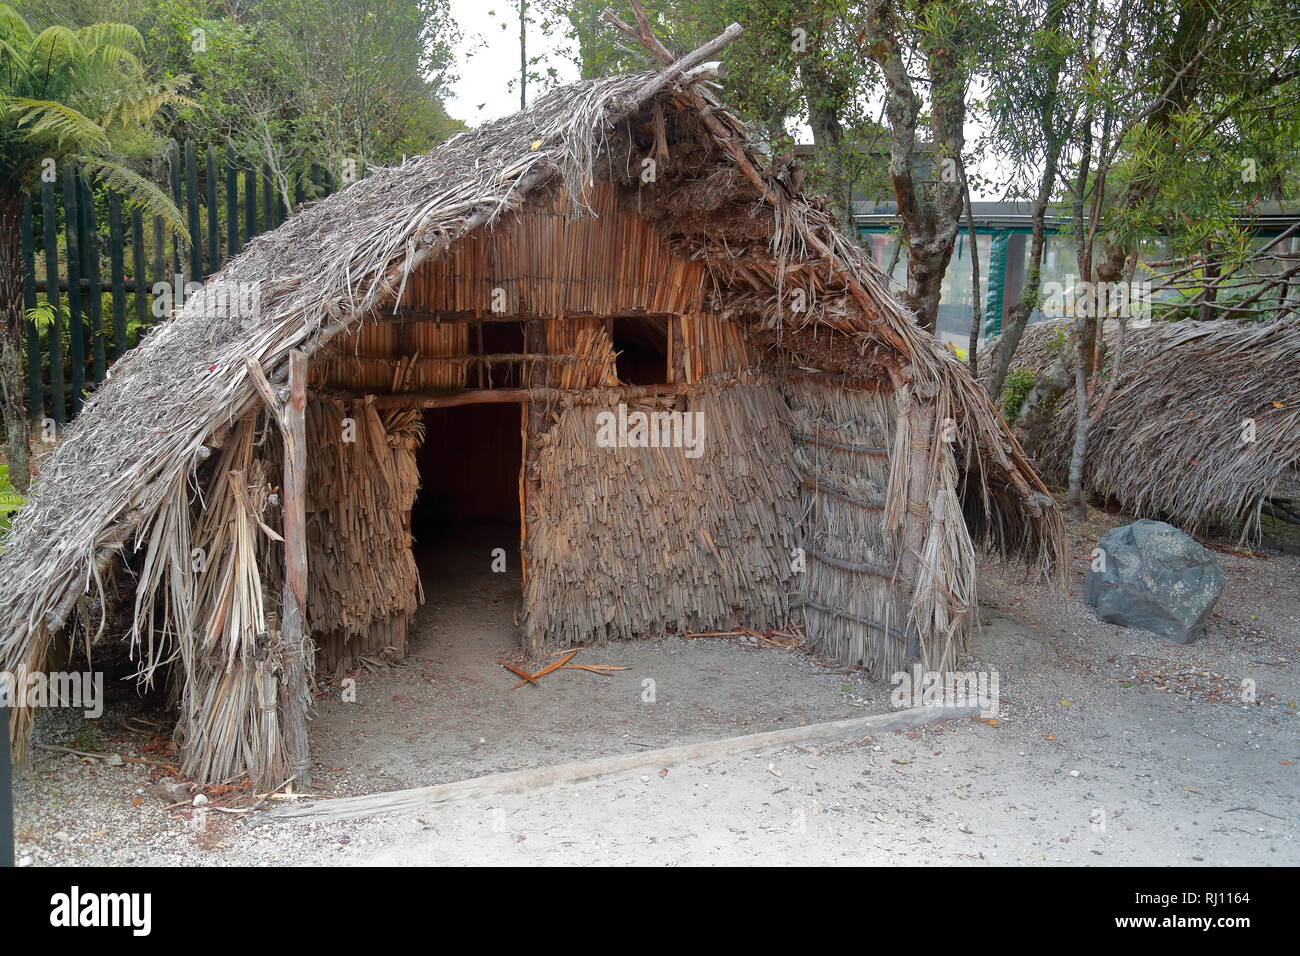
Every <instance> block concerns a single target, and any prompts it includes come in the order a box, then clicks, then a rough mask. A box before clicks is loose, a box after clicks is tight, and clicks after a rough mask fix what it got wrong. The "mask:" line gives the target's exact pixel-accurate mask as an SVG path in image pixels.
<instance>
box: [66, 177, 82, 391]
mask: <svg viewBox="0 0 1300 956" xmlns="http://www.w3.org/2000/svg"><path fill="white" fill-rule="evenodd" d="M79 218H80V217H79V216H78V215H77V171H76V170H75V169H74V168H73V166H72V164H71V163H68V162H65V163H64V164H63V237H64V241H65V242H66V243H67V246H68V254H67V264H68V365H69V366H70V367H69V369H68V371H69V378H70V383H69V384H70V385H71V386H72V395H71V396H70V398H71V401H70V402H69V405H70V409H69V410H70V412H71V414H72V415H74V416H75V415H76V414H77V412H79V411H81V393H82V392H83V391H85V388H86V342H85V335H86V329H85V326H84V325H82V324H81V252H80V242H79V241H78V239H79V236H78V232H79V230H78V220H79Z"/></svg>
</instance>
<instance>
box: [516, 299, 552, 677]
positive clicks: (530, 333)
mask: <svg viewBox="0 0 1300 956" xmlns="http://www.w3.org/2000/svg"><path fill="white" fill-rule="evenodd" d="M545 351H546V320H545V319H529V320H528V321H526V322H525V323H524V352H525V353H529V352H532V353H538V352H545ZM521 371H522V376H523V385H524V388H525V390H527V391H529V392H533V390H535V389H544V388H546V387H547V385H548V384H549V383H550V374H549V370H548V369H547V367H546V364H545V363H543V362H524V364H523V367H522V369H521ZM524 415H525V418H524V460H523V464H522V481H521V484H522V486H523V488H522V495H521V501H520V505H521V508H520V510H521V518H520V527H519V562H520V580H521V582H522V584H523V585H524V586H526V585H527V573H528V567H527V564H526V563H525V562H526V558H525V557H524V544H525V542H526V541H527V538H528V517H529V512H531V511H532V506H533V503H534V502H535V501H536V500H537V492H538V491H539V490H540V489H541V481H540V479H539V478H538V477H537V459H538V456H539V455H540V453H541V444H540V441H539V440H540V439H541V437H542V433H543V432H544V431H545V430H546V415H547V411H546V404H545V400H539V399H538V397H537V396H536V393H534V394H533V395H531V396H530V397H529V398H528V400H527V401H526V402H525V404H524ZM524 610H525V612H526V611H527V608H525V609H524ZM532 650H533V652H534V653H535V652H536V651H538V650H540V648H532Z"/></svg>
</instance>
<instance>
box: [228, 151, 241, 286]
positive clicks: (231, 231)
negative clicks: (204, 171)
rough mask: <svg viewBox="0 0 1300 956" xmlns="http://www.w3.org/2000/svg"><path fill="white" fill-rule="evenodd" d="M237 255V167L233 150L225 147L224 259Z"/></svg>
mask: <svg viewBox="0 0 1300 956" xmlns="http://www.w3.org/2000/svg"><path fill="white" fill-rule="evenodd" d="M237 255H239V167H238V166H236V165H235V151H234V150H233V149H231V148H229V147H227V148H226V259H227V260H230V259H233V258H235V256H237Z"/></svg>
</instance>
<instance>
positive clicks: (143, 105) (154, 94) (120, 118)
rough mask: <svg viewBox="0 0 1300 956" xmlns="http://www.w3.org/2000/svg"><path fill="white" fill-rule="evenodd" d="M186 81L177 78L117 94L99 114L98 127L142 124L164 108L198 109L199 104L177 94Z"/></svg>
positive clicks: (185, 78)
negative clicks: (185, 107)
mask: <svg viewBox="0 0 1300 956" xmlns="http://www.w3.org/2000/svg"><path fill="white" fill-rule="evenodd" d="M188 79H189V78H188V77H177V78H176V79H173V80H169V81H167V82H165V83H159V84H156V85H154V86H149V87H145V88H144V89H142V90H133V91H127V92H123V93H119V94H118V95H117V97H116V98H115V99H114V100H113V101H112V102H111V103H109V105H108V106H107V107H106V108H105V109H104V110H103V112H101V113H100V115H99V117H98V121H99V125H100V126H102V127H104V128H106V129H107V128H109V127H111V126H113V125H115V124H144V123H146V122H148V121H149V120H151V119H153V117H154V115H155V114H157V112H158V111H159V110H160V109H162V108H163V107H164V106H187V107H195V108H198V107H199V104H197V103H195V102H194V101H193V100H191V99H189V98H188V97H186V96H182V95H181V94H180V93H178V92H177V88H178V87H179V86H183V85H185V82H188Z"/></svg>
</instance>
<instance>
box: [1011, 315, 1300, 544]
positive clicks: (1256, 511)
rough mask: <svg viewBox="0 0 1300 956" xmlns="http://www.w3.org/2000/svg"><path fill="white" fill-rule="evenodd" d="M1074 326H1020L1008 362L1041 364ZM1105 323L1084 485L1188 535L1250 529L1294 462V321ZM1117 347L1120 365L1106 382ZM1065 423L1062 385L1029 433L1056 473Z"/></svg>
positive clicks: (1299, 324)
mask: <svg viewBox="0 0 1300 956" xmlns="http://www.w3.org/2000/svg"><path fill="white" fill-rule="evenodd" d="M1071 325H1072V323H1071V322H1069V321H1068V320H1067V321H1058V322H1042V323H1037V324H1035V325H1031V326H1029V327H1028V328H1027V329H1026V330H1025V333H1024V337H1023V338H1022V339H1021V340H1020V345H1019V347H1018V348H1017V350H1016V354H1015V358H1014V359H1013V361H1012V368H1013V369H1015V368H1017V367H1023V368H1027V369H1029V370H1030V371H1031V372H1032V373H1033V374H1034V375H1035V376H1042V375H1043V374H1044V373H1047V372H1048V370H1049V369H1051V368H1052V366H1053V365H1054V364H1056V363H1058V362H1059V360H1060V358H1061V356H1062V354H1063V352H1068V351H1069V350H1070V349H1071V346H1070V345H1069V344H1068V335H1069V331H1070V327H1071ZM1102 334H1103V335H1104V337H1105V342H1106V349H1107V359H1106V362H1105V363H1104V364H1105V371H1103V373H1102V376H1103V377H1102V378H1100V379H1099V381H1098V384H1097V386H1096V387H1095V388H1094V389H1093V394H1092V409H1093V411H1094V414H1095V413H1096V412H1097V409H1098V408H1099V407H1101V412H1100V417H1099V418H1097V420H1096V424H1095V425H1093V426H1092V429H1091V431H1090V433H1089V440H1088V451H1087V457H1086V459H1085V461H1084V469H1083V474H1084V481H1085V483H1086V486H1087V489H1088V490H1089V491H1090V492H1091V493H1092V494H1093V495H1095V496H1097V497H1098V498H1100V499H1102V500H1104V501H1109V502H1113V503H1115V504H1117V505H1119V506H1120V507H1121V508H1123V509H1124V510H1125V511H1127V512H1129V513H1130V514H1134V515H1137V516H1139V517H1151V518H1160V519H1163V520H1167V521H1169V522H1171V523H1172V524H1175V525H1178V526H1179V527H1181V528H1183V529H1184V530H1186V531H1187V532H1189V533H1191V534H1196V533H1202V532H1206V531H1210V530H1219V531H1230V532H1231V533H1233V534H1239V535H1241V536H1243V537H1247V538H1248V537H1250V536H1252V535H1254V534H1256V533H1257V532H1258V530H1259V522H1260V511H1261V506H1262V505H1263V504H1264V503H1265V502H1266V501H1267V500H1268V498H1269V496H1270V495H1271V494H1273V492H1274V490H1275V489H1277V488H1278V487H1279V484H1280V483H1283V482H1286V481H1287V480H1288V479H1291V480H1293V479H1294V476H1295V473H1296V472H1295V470H1296V466H1297V463H1298V462H1300V320H1296V319H1288V320H1285V321H1279V322H1269V323H1263V324H1258V325H1239V324H1237V323H1235V322H1226V321H1223V322H1194V321H1188V322H1155V323H1153V324H1151V325H1149V326H1147V327H1145V328H1134V327H1131V326H1130V327H1129V328H1127V329H1126V330H1125V334H1124V338H1123V341H1122V342H1121V341H1120V327H1119V322H1118V321H1115V320H1110V321H1106V322H1105V323H1104V327H1103V332H1102ZM1117 348H1118V349H1119V354H1120V364H1119V376H1118V378H1117V379H1116V380H1115V382H1114V387H1113V389H1109V386H1110V377H1111V374H1112V373H1111V371H1110V370H1111V369H1112V368H1113V356H1114V354H1115V351H1116V349H1117ZM1108 390H1109V395H1108V394H1107V393H1108ZM1103 399H1104V400H1105V405H1104V406H1101V402H1102V401H1103ZM1074 422H1075V409H1074V402H1073V396H1072V395H1071V394H1067V395H1066V396H1065V397H1063V398H1062V399H1060V400H1059V401H1058V402H1057V403H1056V405H1055V407H1054V408H1052V409H1049V410H1048V415H1047V417H1046V427H1044V428H1041V429H1037V430H1035V433H1034V435H1033V436H1032V437H1031V438H1030V439H1029V440H1028V441H1029V449H1028V450H1029V451H1030V453H1031V454H1033V455H1034V456H1035V461H1036V463H1037V464H1038V465H1039V467H1040V468H1041V469H1042V471H1043V473H1044V474H1045V475H1048V476H1051V477H1052V478H1054V479H1056V480H1058V481H1061V482H1064V481H1065V479H1066V476H1067V473H1068V470H1069V465H1070V456H1071V452H1072V449H1073V445H1074ZM1297 517H1298V518H1300V515H1298V516H1297Z"/></svg>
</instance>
